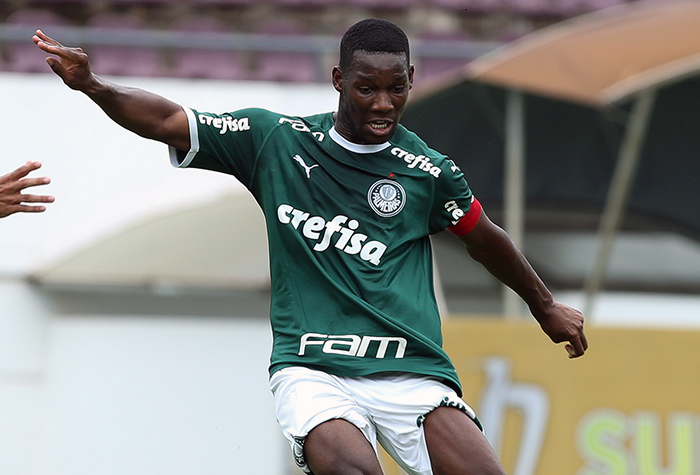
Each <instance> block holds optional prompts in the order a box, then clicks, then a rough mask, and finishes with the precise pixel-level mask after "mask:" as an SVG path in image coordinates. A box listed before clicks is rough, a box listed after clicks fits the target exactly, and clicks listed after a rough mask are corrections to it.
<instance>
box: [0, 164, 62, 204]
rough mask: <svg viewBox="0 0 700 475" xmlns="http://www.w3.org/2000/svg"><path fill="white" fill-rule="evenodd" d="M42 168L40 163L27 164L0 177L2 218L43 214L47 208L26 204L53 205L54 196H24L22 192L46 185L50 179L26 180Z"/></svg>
mask: <svg viewBox="0 0 700 475" xmlns="http://www.w3.org/2000/svg"><path fill="white" fill-rule="evenodd" d="M40 167H41V163H40V162H27V163H26V164H24V165H22V166H21V167H19V168H18V169H16V170H15V171H13V172H10V173H8V174H7V175H4V176H1V177H0V218H4V217H6V216H9V215H11V214H14V213H41V212H42V211H45V210H46V207H45V206H33V205H28V204H25V203H52V202H53V201H54V197H53V196H49V195H30V194H27V195H25V194H22V190H24V189H25V188H29V187H32V186H39V185H46V184H48V183H50V182H51V180H50V179H49V178H48V177H41V178H25V177H26V176H27V175H28V174H29V173H30V172H32V171H33V170H36V169H38V168H40Z"/></svg>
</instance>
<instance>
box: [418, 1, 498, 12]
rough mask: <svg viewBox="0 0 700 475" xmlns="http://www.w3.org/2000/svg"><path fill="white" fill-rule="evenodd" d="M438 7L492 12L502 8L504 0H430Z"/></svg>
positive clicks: (463, 10)
mask: <svg viewBox="0 0 700 475" xmlns="http://www.w3.org/2000/svg"><path fill="white" fill-rule="evenodd" d="M430 3H431V4H432V5H435V6H437V7H441V8H445V9H449V10H455V11H457V12H467V13H490V12H495V11H498V10H500V9H502V8H503V7H504V5H505V2H504V0H430Z"/></svg>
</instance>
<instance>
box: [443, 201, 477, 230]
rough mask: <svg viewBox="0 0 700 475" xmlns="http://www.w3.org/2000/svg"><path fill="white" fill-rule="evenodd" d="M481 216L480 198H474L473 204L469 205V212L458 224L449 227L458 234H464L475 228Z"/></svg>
mask: <svg viewBox="0 0 700 475" xmlns="http://www.w3.org/2000/svg"><path fill="white" fill-rule="evenodd" d="M480 217H481V203H479V200H477V199H476V198H474V200H473V201H472V205H471V206H470V207H469V211H467V214H465V215H464V216H462V217H461V218H460V219H459V221H458V222H457V224H455V225H454V226H449V227H448V228H447V229H449V230H450V232H452V234H454V235H456V236H464V235H465V234H467V233H468V232H469V231H471V230H472V229H474V226H476V223H477V222H478V221H479V218H480Z"/></svg>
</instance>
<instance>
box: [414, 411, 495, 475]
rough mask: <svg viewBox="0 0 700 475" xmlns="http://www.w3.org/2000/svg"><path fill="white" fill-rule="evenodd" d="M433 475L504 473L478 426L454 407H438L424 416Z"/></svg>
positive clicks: (489, 474)
mask: <svg viewBox="0 0 700 475" xmlns="http://www.w3.org/2000/svg"><path fill="white" fill-rule="evenodd" d="M423 429H424V430H425V439H426V444H427V445H428V454H429V455H430V463H431V465H432V468H433V475H505V471H504V470H503V467H502V466H501V463H500V462H499V461H498V457H497V456H496V453H495V452H494V451H493V448H491V444H489V442H488V440H486V437H485V436H484V434H483V432H481V430H480V429H479V427H478V426H477V425H476V424H475V423H474V421H473V420H471V419H470V418H469V417H468V416H467V415H466V414H465V413H464V412H462V411H460V410H459V409H456V408H454V407H438V408H437V409H435V410H434V411H432V412H431V413H430V414H428V416H427V417H426V419H425V422H424V425H423Z"/></svg>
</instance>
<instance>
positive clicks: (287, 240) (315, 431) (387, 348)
mask: <svg viewBox="0 0 700 475" xmlns="http://www.w3.org/2000/svg"><path fill="white" fill-rule="evenodd" d="M34 41H35V43H36V44H37V45H38V46H39V48H41V49H42V50H44V51H45V52H47V53H50V54H51V55H52V56H51V57H49V58H48V59H47V62H48V64H49V65H50V67H51V68H52V69H53V71H54V72H55V73H56V74H57V75H58V76H60V77H61V79H63V81H64V82H65V83H66V84H67V85H68V86H69V87H70V88H72V89H76V90H79V91H82V92H84V93H85V94H87V96H88V97H90V98H91V99H92V100H93V101H94V102H95V103H97V104H98V105H99V106H100V107H101V108H102V109H103V110H104V111H105V112H106V113H107V114H108V115H109V116H110V117H111V118H112V119H113V120H114V121H116V122H117V123H118V124H120V125H122V126H123V127H126V128H127V129H129V130H131V131H133V132H135V133H137V134H139V135H141V136H143V137H147V138H150V139H155V140H159V141H161V142H164V143H166V144H168V145H169V146H170V157H171V161H172V163H173V164H174V165H175V166H177V167H181V168H188V167H190V168H204V169H208V170H214V171H218V172H223V173H228V174H231V175H233V176H235V177H236V178H237V179H238V180H240V181H241V182H242V183H243V184H244V185H245V186H246V187H247V188H248V189H249V190H250V192H251V193H252V195H253V196H254V197H255V199H256V200H257V202H258V203H259V205H260V207H261V208H262V210H263V212H264V214H265V218H266V221H267V233H268V239H269V252H270V271H271V276H272V305H271V323H272V330H273V334H274V342H273V349H272V356H271V362H270V387H271V390H272V392H273V394H274V396H275V406H276V413H277V419H278V421H279V423H280V425H281V427H282V430H283V432H284V435H285V436H286V437H287V439H288V440H289V442H290V444H291V447H292V450H293V453H294V456H295V459H296V462H297V464H298V465H299V466H300V467H301V468H302V469H304V470H305V471H306V472H307V473H314V474H316V475H325V474H344V475H351V474H362V475H378V474H381V468H380V465H379V461H378V459H377V455H376V447H377V445H376V444H377V442H379V443H381V445H382V446H383V447H384V448H385V449H386V451H387V452H388V453H389V454H390V455H391V456H392V457H394V458H395V460H396V461H397V463H398V464H399V465H400V466H401V467H402V468H403V469H404V470H405V471H406V472H407V473H409V474H412V475H418V474H420V475H426V474H436V475H459V474H472V475H474V474H478V475H494V474H499V475H500V474H503V473H504V471H503V468H502V467H501V464H500V462H499V461H498V458H497V456H496V455H495V453H494V451H493V450H492V448H491V447H490V445H489V444H488V442H487V440H486V438H485V437H484V435H483V433H482V430H481V425H480V422H479V420H478V419H477V417H476V415H475V414H474V411H473V410H472V409H471V408H470V407H469V406H468V405H467V404H466V403H465V402H464V401H462V400H461V399H460V395H461V387H460V382H459V380H458V378H457V374H456V371H455V369H454V366H453V365H452V363H451V361H450V359H449V357H448V356H447V355H446V354H445V352H444V350H443V349H442V347H441V343H442V337H441V331H440V316H439V315H438V309H437V304H436V300H435V296H434V292H433V286H432V282H433V279H432V264H431V251H430V241H429V235H431V234H434V233H437V232H439V231H442V230H443V229H445V228H447V229H450V230H451V231H452V232H453V233H454V234H456V235H457V236H458V237H459V238H460V239H461V240H462V241H463V242H464V244H465V246H466V250H467V252H468V253H469V254H470V255H471V256H472V257H473V258H474V259H476V260H477V261H478V262H480V263H481V264H483V265H484V266H485V267H486V268H487V269H488V270H489V271H490V272H491V273H492V274H493V275H494V276H496V277H497V278H498V279H499V280H501V281H502V282H504V283H505V284H506V285H508V286H510V287H511V288H512V289H513V290H515V291H516V292H517V293H518V295H520V296H521V297H522V298H523V300H524V301H525V302H526V303H527V305H528V306H529V308H530V311H531V312H532V314H533V316H534V317H535V318H536V319H537V321H538V322H539V324H540V326H541V328H542V329H543V330H544V332H545V333H546V334H547V335H548V336H549V337H550V338H551V339H552V340H553V341H554V342H557V343H558V342H567V344H566V349H567V350H568V352H569V356H570V357H572V358H575V357H579V356H581V355H583V354H584V352H585V350H586V348H587V342H586V338H585V336H584V333H583V316H582V315H581V313H580V312H578V311H577V310H575V309H572V308H570V307H568V306H566V305H563V304H561V303H558V302H556V301H554V300H553V299H552V295H551V293H550V292H549V290H547V288H546V287H545V285H544V284H543V283H542V281H541V280H540V279H539V277H538V276H537V274H536V273H535V272H534V271H533V269H532V268H531V266H530V265H529V264H528V262H527V260H526V259H525V258H524V257H523V255H522V253H521V252H520V251H519V250H518V249H517V247H516V246H514V244H513V243H512V241H511V240H510V238H509V237H508V236H507V234H506V233H505V232H504V231H503V230H502V229H501V228H499V227H498V226H496V225H495V224H493V223H492V222H491V221H490V220H489V218H488V217H487V216H486V214H485V213H484V211H483V210H482V208H481V206H480V204H479V202H478V201H477V200H476V198H475V197H474V196H473V195H472V193H471V191H470V189H469V186H468V185H467V182H466V180H465V178H464V175H463V174H462V171H461V170H460V169H459V168H458V167H457V166H456V165H455V163H454V162H452V161H451V160H449V159H448V158H447V157H445V156H444V155H441V154H440V153H438V152H436V151H434V150H432V149H430V148H429V147H428V146H427V145H426V144H425V143H424V142H423V141H422V140H420V138H419V137H417V136H416V135H415V134H413V133H412V132H410V131H408V130H406V129H405V128H404V127H403V126H401V125H399V119H400V118H401V115H402V113H403V111H404V108H405V106H406V101H407V99H408V94H409V90H410V89H411V86H412V82H413V71H414V69H413V66H412V65H411V64H410V56H409V46H408V39H407V38H406V35H405V34H404V32H403V31H402V30H401V29H400V28H399V27H398V26H396V25H394V24H393V23H390V22H387V21H384V20H379V19H368V20H363V21H360V22H358V23H357V24H355V25H354V26H352V27H351V28H350V29H349V30H348V31H347V32H346V34H345V35H344V36H343V39H342V41H341V45H340V64H339V65H338V66H336V67H334V68H333V72H332V83H333V87H334V88H335V89H336V90H337V91H338V93H339V103H338V110H337V111H336V112H333V113H324V114H319V115H315V116H311V117H289V116H286V115H281V114H277V113H274V112H270V111H267V110H261V109H245V110H238V111H234V112H230V113H224V114H214V113H209V112H202V111H198V110H194V109H190V108H188V107H182V106H180V105H177V104H175V103H173V102H170V101H168V100H166V99H164V98H162V97H160V96H157V95H154V94H151V93H148V92H146V91H143V90H139V89H133V88H127V87H122V86H119V85H116V84H113V83H110V82H108V81H106V80H104V79H101V78H100V77H98V76H96V75H94V74H92V73H91V71H90V67H89V62H88V58H87V56H86V55H85V54H84V53H83V52H82V50H80V49H79V48H70V47H65V46H62V45H61V44H59V43H58V42H56V41H54V40H53V39H51V38H49V37H48V36H46V35H45V34H44V33H42V32H41V31H37V33H36V36H34ZM231 219H236V217H235V216H232V217H231Z"/></svg>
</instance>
